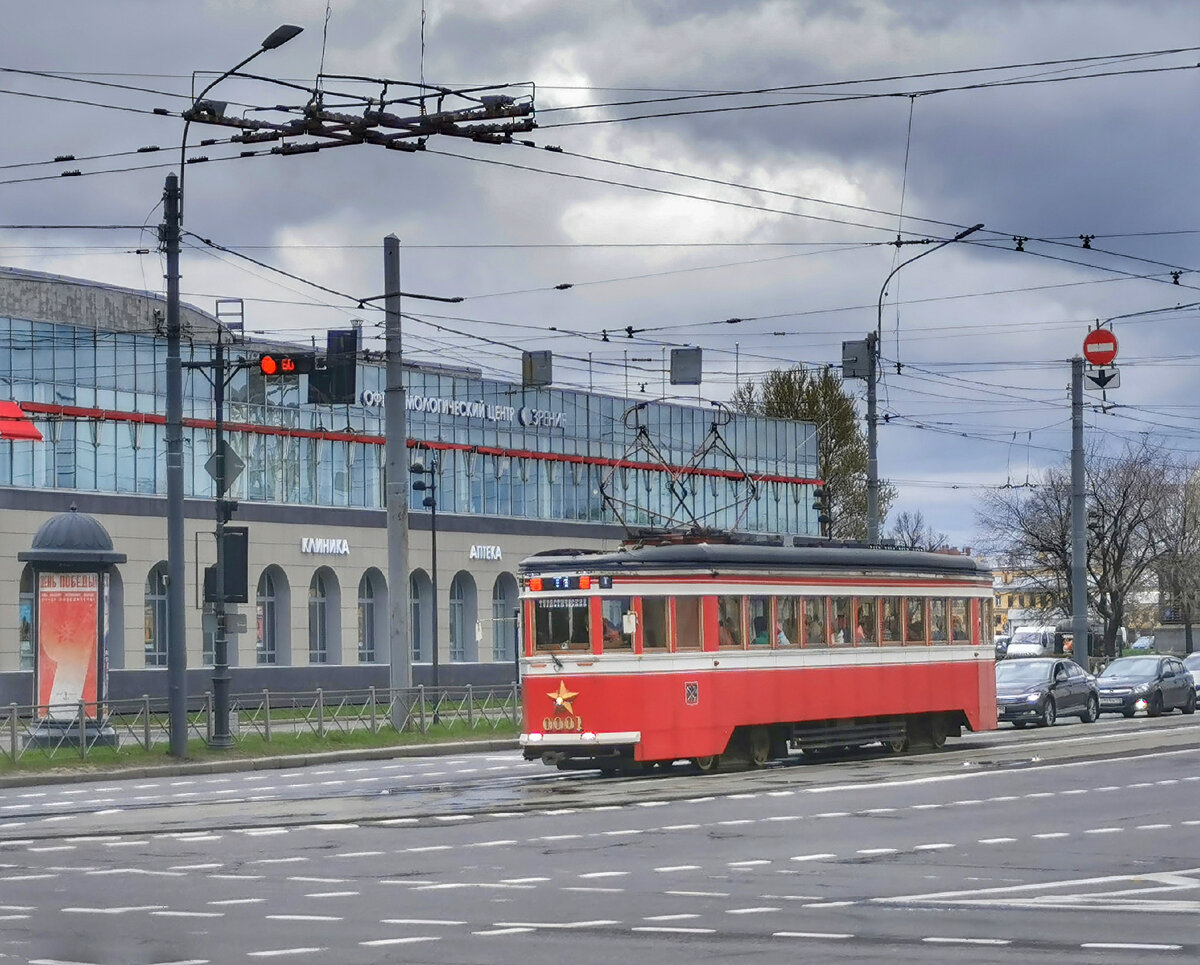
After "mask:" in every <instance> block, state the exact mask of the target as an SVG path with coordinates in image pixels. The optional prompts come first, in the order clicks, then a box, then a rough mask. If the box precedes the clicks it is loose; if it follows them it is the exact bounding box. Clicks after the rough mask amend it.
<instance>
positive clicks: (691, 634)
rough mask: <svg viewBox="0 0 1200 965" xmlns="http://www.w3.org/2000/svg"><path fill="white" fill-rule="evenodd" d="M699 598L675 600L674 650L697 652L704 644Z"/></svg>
mask: <svg viewBox="0 0 1200 965" xmlns="http://www.w3.org/2000/svg"><path fill="white" fill-rule="evenodd" d="M700 614H701V609H700V597H698V596H679V597H676V598H675V649H676V650H699V649H701V645H702V644H703V643H704V634H703V631H702V625H703V620H702V619H701V616H700Z"/></svg>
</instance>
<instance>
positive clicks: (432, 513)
mask: <svg viewBox="0 0 1200 965" xmlns="http://www.w3.org/2000/svg"><path fill="white" fill-rule="evenodd" d="M430 466H431V468H432V470H433V473H432V475H431V476H430V485H429V495H430V496H432V497H433V500H432V501H431V503H430V505H429V566H430V569H431V570H432V571H433V572H432V573H431V574H430V581H431V582H432V584H433V620H432V621H431V622H432V624H433V690H434V694H433V699H434V700H435V701H437V700H438V699H439V697H438V693H437V689H438V666H439V660H438V579H437V576H438V569H437V479H438V470H439V464H438V458H437V456H436V455H435V456H434V457H433V458H432V459H431V460H430ZM433 717H434V723H437V704H436V703H435V704H434V715H433Z"/></svg>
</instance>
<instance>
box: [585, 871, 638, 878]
mask: <svg viewBox="0 0 1200 965" xmlns="http://www.w3.org/2000/svg"><path fill="white" fill-rule="evenodd" d="M628 874H629V872H628V871H585V872H584V873H583V874H581V875H580V876H579V877H580V878H624V877H626V876H627V875H628Z"/></svg>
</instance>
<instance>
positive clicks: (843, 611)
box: [831, 596, 854, 647]
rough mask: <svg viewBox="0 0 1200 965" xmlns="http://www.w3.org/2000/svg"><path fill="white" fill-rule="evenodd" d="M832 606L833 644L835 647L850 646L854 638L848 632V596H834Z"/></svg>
mask: <svg viewBox="0 0 1200 965" xmlns="http://www.w3.org/2000/svg"><path fill="white" fill-rule="evenodd" d="M831 603H832V606H833V645H834V646H835V647H845V646H851V645H853V643H854V639H853V637H852V636H851V634H850V597H848V596H835V597H834V598H833V599H832V601H831Z"/></svg>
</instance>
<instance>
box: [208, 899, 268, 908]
mask: <svg viewBox="0 0 1200 965" xmlns="http://www.w3.org/2000/svg"><path fill="white" fill-rule="evenodd" d="M266 900H267V899H266V898H220V899H217V900H214V901H206V902H205V904H206V905H216V906H217V907H220V906H221V905H257V904H259V903H260V902H263V901H266Z"/></svg>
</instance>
